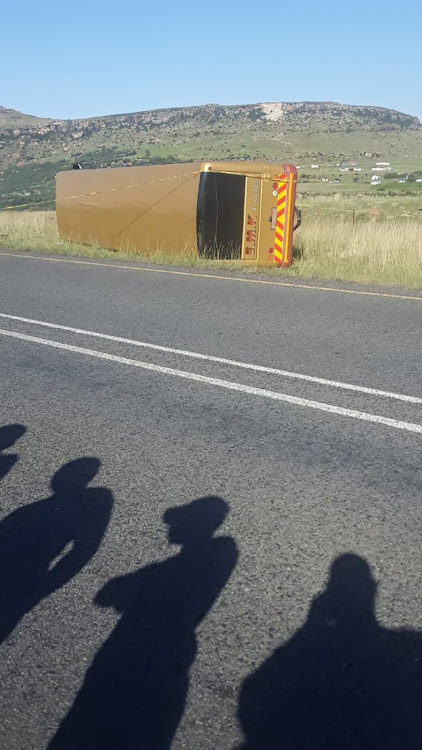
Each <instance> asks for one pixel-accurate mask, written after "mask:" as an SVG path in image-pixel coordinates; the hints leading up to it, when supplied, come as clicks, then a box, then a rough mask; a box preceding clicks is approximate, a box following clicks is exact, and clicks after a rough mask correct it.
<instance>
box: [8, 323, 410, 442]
mask: <svg viewBox="0 0 422 750" xmlns="http://www.w3.org/2000/svg"><path fill="white" fill-rule="evenodd" d="M0 335H3V336H8V337H10V338H15V339H20V340H21V341H29V342H31V343H34V344H42V345H44V346H50V347H53V348H54V349H63V350H65V351H68V352H73V353H75V354H85V355H87V356H89V357H96V358H98V359H104V360H106V361H108V362H117V363H118V364H122V365H129V366H131V367H140V368H141V369H143V370H150V371H152V372H158V373H161V374H162V375H174V376H176V377H179V378H184V379H185V380H193V381H194V382H196V383H204V384H206V385H214V386H218V387H220V388H226V389H227V390H230V391H238V392H239V393H247V394H248V395H251V396H263V397H265V398H270V399H273V400H274V401H284V402H285V403H288V404H294V405H295V406H305V407H308V408H310V409H318V410H319V411H324V412H328V413H329V414H339V415H341V416H344V417H352V418H353V419H360V420H362V421H364V422H375V423H376V424H382V425H386V426H387V427H395V428H396V429H398V430H407V432H416V433H420V434H422V425H420V424H413V423H412V422H402V421H400V420H397V419H390V418H389V417H382V416H378V415H377V414H369V413H367V412H363V411H356V410H355V409H344V408H343V407H341V406H333V405H332V404H324V403H321V402H319V401H309V400H308V399H305V398H299V397H297V396H290V395H288V394H286V393H278V392H277V391H267V390H264V389H263V388H253V387H252V386H249V385H243V384H242V383H233V382H231V381H229V380H220V379H219V378H210V377H208V376H206V375H198V374H196V373H193V372H186V371H184V370H176V369H174V368H173V367H163V366H161V365H153V364H151V363H150V362H142V361H140V360H136V359H128V358H127V357H118V356H116V355H115V354H107V353H106V352H99V351H96V350H95V349H85V348H84V347H81V346H73V345H71V344H63V343H62V342H60V341H51V340H50V339H42V338H38V336H29V335H26V334H24V333H18V332H17V331H6V330H4V329H1V328H0Z"/></svg>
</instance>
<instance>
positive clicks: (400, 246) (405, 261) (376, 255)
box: [294, 216, 422, 288]
mask: <svg viewBox="0 0 422 750" xmlns="http://www.w3.org/2000/svg"><path fill="white" fill-rule="evenodd" d="M294 267H295V269H296V271H297V273H298V274H300V275H304V276H317V277H319V278H324V279H343V280H347V281H358V282H363V283H375V284H376V283H381V284H389V285H392V286H394V285H400V286H410V287H419V288H422V221H420V220H418V219H409V220H402V219H401V220H399V219H395V220H394V219H390V220H388V221H357V222H356V223H355V224H354V225H353V224H352V222H351V220H350V217H348V218H344V217H335V216H314V217H311V218H310V219H309V221H306V220H305V221H304V223H303V225H302V226H301V228H300V230H298V232H297V233H296V236H295V265H294Z"/></svg>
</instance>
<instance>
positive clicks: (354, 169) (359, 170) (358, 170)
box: [353, 167, 362, 172]
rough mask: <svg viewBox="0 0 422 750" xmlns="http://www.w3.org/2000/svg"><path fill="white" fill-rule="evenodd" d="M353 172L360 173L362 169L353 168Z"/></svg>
mask: <svg viewBox="0 0 422 750" xmlns="http://www.w3.org/2000/svg"><path fill="white" fill-rule="evenodd" d="M353 171H354V172H362V167H354V168H353Z"/></svg>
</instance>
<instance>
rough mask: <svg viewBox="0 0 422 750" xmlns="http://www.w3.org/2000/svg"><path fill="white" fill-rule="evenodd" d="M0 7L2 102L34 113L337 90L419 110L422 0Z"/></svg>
mask: <svg viewBox="0 0 422 750" xmlns="http://www.w3.org/2000/svg"><path fill="white" fill-rule="evenodd" d="M1 16H2V18H1V22H2V41H1V49H0V61H1V74H0V104H2V105H3V106H6V107H12V108H14V109H19V110H21V111H23V112H27V113H30V114H36V115H39V116H45V117H60V118H66V117H89V116H94V115H100V114H114V113H118V112H131V111H137V110H144V109H153V108H158V107H172V106H185V105H191V104H205V103H210V102H213V103H220V104H236V103H245V104H246V103H252V102H262V101H264V102H265V101H302V100H308V101H319V100H332V101H339V102H344V103H348V104H373V105H379V106H385V107H392V108H394V109H398V110H401V111H404V112H407V113H409V114H414V115H417V116H418V117H420V118H421V119H422V51H421V38H422V3H421V2H420V1H419V0H401V2H397V0H394V2H392V1H391V0H383V1H381V0H366V1H364V0H356V1H355V2H348V0H336V1H334V0H321V1H320V2H318V0H315V1H314V2H311V1H309V0H302V1H301V2H297V3H293V2H291V1H290V2H280V0H278V1H277V2H268V0H260V1H259V0H253V1H250V0H243V2H239V1H238V0H214V1H213V2H212V3H206V2H205V3H201V2H198V0H195V2H192V1H191V0H179V2H169V1H168V0H163V1H162V2H160V1H159V0H155V2H154V1H153V2H147V3H145V2H143V1H142V0H141V1H140V2H133V1H132V0H120V2H114V3H110V2H106V1H104V2H99V0H85V2H82V1H81V0H72V2H65V3H59V2H57V0H55V2H51V0H44V2H43V0H41V1H40V2H35V0H31V2H29V1H28V0H23V1H21V2H17V0H15V2H8V3H6V4H5V5H4V7H3V10H2V14H1Z"/></svg>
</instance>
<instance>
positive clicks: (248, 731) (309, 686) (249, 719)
mask: <svg viewBox="0 0 422 750" xmlns="http://www.w3.org/2000/svg"><path fill="white" fill-rule="evenodd" d="M375 594H376V583H375V580H374V579H373V577H372V574H371V571H370V568H369V566H368V564H367V562H366V561H365V560H364V559H362V558H361V557H358V556H355V555H352V554H349V555H343V556H341V557H339V558H337V559H336V560H335V562H334V563H333V566H332V568H331V577H330V581H329V583H328V586H327V588H326V590H325V591H324V592H323V593H322V594H321V595H320V596H318V597H317V598H316V599H315V600H314V602H313V603H312V605H311V608H310V611H309V615H308V619H307V621H306V623H305V625H304V626H303V628H301V629H300V630H299V631H298V632H297V633H296V634H295V635H294V636H293V638H292V639H291V640H290V641H289V642H288V643H287V644H286V645H284V646H282V647H281V648H279V649H278V650H276V651H275V652H274V653H273V655H272V656H271V657H270V658H269V659H268V661H266V662H265V663H264V664H263V665H262V666H261V667H260V668H259V669H258V670H257V671H256V672H255V673H254V674H252V676H250V677H249V678H247V680H246V681H245V683H244V684H243V687H242V691H241V695H240V703H239V718H240V723H241V726H242V728H243V730H244V734H245V737H246V743H245V745H244V746H243V750H276V749H277V750H278V749H280V750H397V748H400V750H416V748H420V747H421V737H422V711H421V706H422V634H420V633H418V632H416V631H411V630H387V629H386V628H384V627H382V626H381V625H380V624H379V623H378V622H377V620H376V617H375V613H374V600H375Z"/></svg>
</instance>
